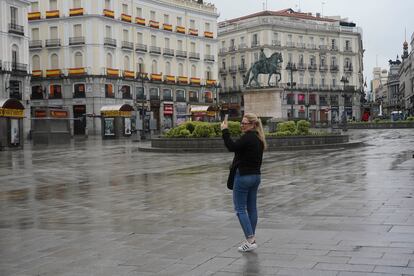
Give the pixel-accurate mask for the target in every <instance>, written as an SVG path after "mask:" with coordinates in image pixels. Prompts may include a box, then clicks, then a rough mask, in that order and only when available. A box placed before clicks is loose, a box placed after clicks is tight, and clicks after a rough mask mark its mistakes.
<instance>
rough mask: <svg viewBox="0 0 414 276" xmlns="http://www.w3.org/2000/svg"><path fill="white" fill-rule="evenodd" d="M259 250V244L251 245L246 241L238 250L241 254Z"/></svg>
mask: <svg viewBox="0 0 414 276" xmlns="http://www.w3.org/2000/svg"><path fill="white" fill-rule="evenodd" d="M256 248H257V244H256V243H250V242H248V241H245V242H244V243H243V244H242V245H240V246H239V247H238V248H237V250H239V251H240V252H249V251H252V250H255V249H256Z"/></svg>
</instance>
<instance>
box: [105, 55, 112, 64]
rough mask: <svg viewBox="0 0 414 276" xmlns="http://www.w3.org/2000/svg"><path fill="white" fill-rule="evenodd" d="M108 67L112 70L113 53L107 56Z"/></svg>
mask: <svg viewBox="0 0 414 276" xmlns="http://www.w3.org/2000/svg"><path fill="white" fill-rule="evenodd" d="M106 67H107V68H112V55H111V53H107V54H106Z"/></svg>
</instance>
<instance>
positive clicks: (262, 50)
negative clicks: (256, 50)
mask: <svg viewBox="0 0 414 276" xmlns="http://www.w3.org/2000/svg"><path fill="white" fill-rule="evenodd" d="M259 61H260V62H261V64H262V65H263V68H264V70H265V71H269V68H268V65H267V57H266V55H265V53H264V49H263V48H261V49H260V58H259Z"/></svg>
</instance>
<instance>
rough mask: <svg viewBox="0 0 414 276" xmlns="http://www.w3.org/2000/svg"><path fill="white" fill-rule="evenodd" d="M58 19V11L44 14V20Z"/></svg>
mask: <svg viewBox="0 0 414 276" xmlns="http://www.w3.org/2000/svg"><path fill="white" fill-rule="evenodd" d="M58 17H59V11H58V10H54V11H47V12H46V18H58Z"/></svg>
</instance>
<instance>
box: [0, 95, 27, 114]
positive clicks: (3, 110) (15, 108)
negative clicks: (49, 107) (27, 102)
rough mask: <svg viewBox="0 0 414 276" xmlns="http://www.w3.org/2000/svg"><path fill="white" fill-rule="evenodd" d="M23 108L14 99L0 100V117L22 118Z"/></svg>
mask: <svg viewBox="0 0 414 276" xmlns="http://www.w3.org/2000/svg"><path fill="white" fill-rule="evenodd" d="M23 110H24V106H23V104H22V103H21V102H20V101H19V100H16V99H0V117H10V118H23V117H24V111H23Z"/></svg>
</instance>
